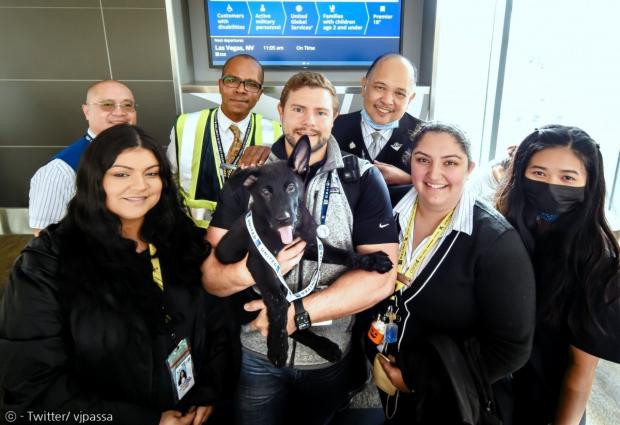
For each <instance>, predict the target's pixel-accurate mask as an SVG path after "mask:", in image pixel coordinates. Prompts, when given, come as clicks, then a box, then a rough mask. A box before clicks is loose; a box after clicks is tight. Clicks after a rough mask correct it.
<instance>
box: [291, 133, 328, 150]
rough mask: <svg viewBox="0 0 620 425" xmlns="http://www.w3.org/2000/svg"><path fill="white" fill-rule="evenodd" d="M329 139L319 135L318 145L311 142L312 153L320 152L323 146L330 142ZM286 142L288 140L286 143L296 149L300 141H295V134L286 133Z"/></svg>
mask: <svg viewBox="0 0 620 425" xmlns="http://www.w3.org/2000/svg"><path fill="white" fill-rule="evenodd" d="M329 139H330V138H329V137H323V136H322V135H320V134H319V139H318V141H317V142H316V143H312V142H310V151H311V152H312V153H314V152H316V151H318V150H320V149H321V148H322V147H323V146H325V145H326V144H327V142H329ZM284 140H286V143H288V144H289V146H290V147H292V148H294V147H295V145H297V140H298V139H295V136H294V135H293V133H284Z"/></svg>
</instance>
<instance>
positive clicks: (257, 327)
mask: <svg viewBox="0 0 620 425" xmlns="http://www.w3.org/2000/svg"><path fill="white" fill-rule="evenodd" d="M243 308H244V309H245V311H259V310H260V313H258V316H257V317H256V319H254V320H253V321H252V322H250V323H249V326H250V330H252V331H259V332H260V333H261V335H262V336H264V337H266V336H267V335H268V334H269V319H268V318H267V307H266V306H265V303H264V302H263V300H254V301H250V302H249V303H246V304H245V305H244V306H243ZM294 315H295V311H294V309H293V304H291V305H289V307H288V311H287V314H286V316H287V320H286V332H287V333H288V334H289V335H291V334H292V333H293V332H295V331H296V330H297V327H296V326H295V320H293V317H294Z"/></svg>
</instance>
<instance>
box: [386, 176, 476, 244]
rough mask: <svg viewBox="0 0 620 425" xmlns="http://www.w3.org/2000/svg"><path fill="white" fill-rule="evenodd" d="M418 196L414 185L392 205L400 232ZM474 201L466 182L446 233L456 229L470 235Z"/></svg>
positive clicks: (404, 227) (472, 225) (402, 230)
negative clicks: (396, 215)
mask: <svg viewBox="0 0 620 425" xmlns="http://www.w3.org/2000/svg"><path fill="white" fill-rule="evenodd" d="M417 197H418V192H417V191H416V190H415V188H414V187H412V188H411V190H410V191H409V192H407V194H406V195H405V196H404V197H403V198H402V199H401V200H400V202H399V203H398V204H397V205H396V206H395V207H394V214H398V223H399V224H400V228H401V233H402V232H404V231H405V229H406V228H407V221H408V220H409V215H410V214H411V209H412V208H413V204H414V203H415V200H416V199H417ZM475 203H476V197H475V196H474V193H473V192H472V191H470V190H469V189H468V186H467V184H466V185H465V187H464V188H463V194H462V195H461V199H460V200H459V203H458V204H456V209H455V210H454V216H453V218H452V223H450V227H448V229H447V231H446V234H449V233H450V232H451V231H453V230H456V231H457V232H463V233H466V234H468V235H469V236H471V233H472V230H473V227H474V204H475Z"/></svg>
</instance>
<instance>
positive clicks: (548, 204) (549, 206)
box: [523, 177, 586, 215]
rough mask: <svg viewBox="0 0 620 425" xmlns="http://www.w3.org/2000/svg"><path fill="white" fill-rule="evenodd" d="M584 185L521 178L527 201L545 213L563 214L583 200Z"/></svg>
mask: <svg viewBox="0 0 620 425" xmlns="http://www.w3.org/2000/svg"><path fill="white" fill-rule="evenodd" d="M585 189H586V187H585V186H583V187H572V186H563V185H561V184H549V183H545V182H539V181H536V180H531V179H528V178H527V177H526V178H525V179H524V180H523V190H524V191H525V196H526V198H527V200H528V201H529V203H530V204H531V205H532V206H533V207H534V208H536V210H537V211H539V212H543V213H547V214H554V215H559V214H564V213H565V212H568V211H570V210H572V209H573V207H574V206H575V204H577V203H578V202H583V198H584V196H585Z"/></svg>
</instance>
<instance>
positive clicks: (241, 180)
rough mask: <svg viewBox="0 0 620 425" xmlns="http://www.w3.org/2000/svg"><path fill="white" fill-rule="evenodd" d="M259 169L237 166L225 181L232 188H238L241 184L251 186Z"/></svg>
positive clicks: (256, 178) (256, 177)
mask: <svg viewBox="0 0 620 425" xmlns="http://www.w3.org/2000/svg"><path fill="white" fill-rule="evenodd" d="M259 172H260V169H259V168H258V167H250V168H243V169H241V168H238V169H237V171H235V172H234V173H233V175H232V176H230V178H229V179H228V180H227V181H226V183H227V184H229V185H230V187H231V188H232V189H233V190H237V189H239V188H240V187H241V186H244V187H247V188H249V187H251V186H252V185H253V184H254V183H256V181H257V180H258V175H259Z"/></svg>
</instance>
